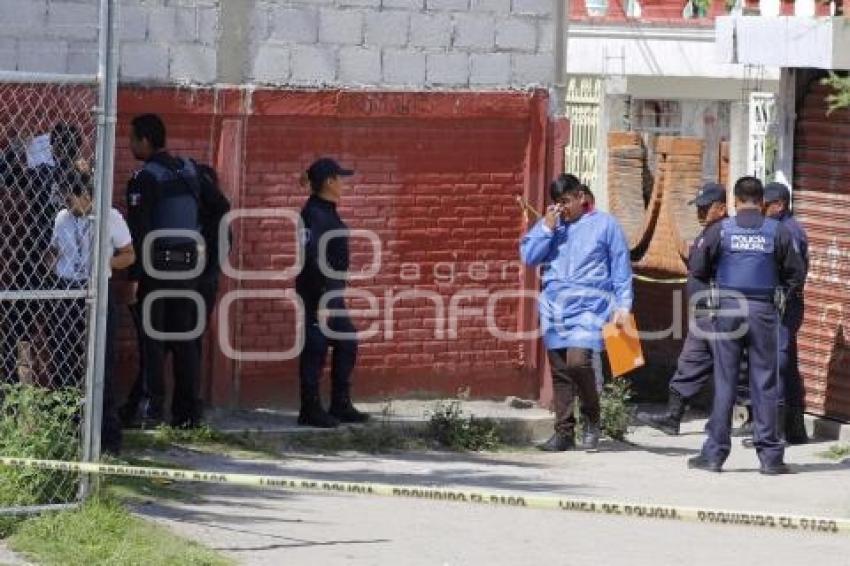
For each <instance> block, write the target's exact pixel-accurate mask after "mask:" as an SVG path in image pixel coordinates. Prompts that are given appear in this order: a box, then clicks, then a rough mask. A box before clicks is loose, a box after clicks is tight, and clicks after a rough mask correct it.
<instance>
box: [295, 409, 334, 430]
mask: <svg viewBox="0 0 850 566" xmlns="http://www.w3.org/2000/svg"><path fill="white" fill-rule="evenodd" d="M298 424H299V425H301V426H312V427H316V428H336V427H338V426H339V421H338V420H337V419H336V418H335V417H332V416H331V415H329V414H327V413H326V412H325V410H324V409H322V408H321V407H320V406H319V407H317V406H311V407H301V412H300V413H298Z"/></svg>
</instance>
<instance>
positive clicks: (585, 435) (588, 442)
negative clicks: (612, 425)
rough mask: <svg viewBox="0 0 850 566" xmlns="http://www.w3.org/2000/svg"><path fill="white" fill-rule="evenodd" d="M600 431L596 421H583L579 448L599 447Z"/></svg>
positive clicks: (591, 448) (594, 448) (593, 448)
mask: <svg viewBox="0 0 850 566" xmlns="http://www.w3.org/2000/svg"><path fill="white" fill-rule="evenodd" d="M600 435H601V432H600V431H599V424H598V423H595V424H594V423H589V422H585V423H584V430H583V431H582V435H581V436H582V438H581V448H582V450H596V449H597V448H598V447H599V437H600Z"/></svg>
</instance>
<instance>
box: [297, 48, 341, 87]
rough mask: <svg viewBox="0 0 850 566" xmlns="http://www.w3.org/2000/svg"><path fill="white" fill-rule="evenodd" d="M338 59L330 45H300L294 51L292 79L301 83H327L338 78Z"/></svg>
mask: <svg viewBox="0 0 850 566" xmlns="http://www.w3.org/2000/svg"><path fill="white" fill-rule="evenodd" d="M336 69H337V59H336V53H335V51H334V50H333V49H332V48H330V47H315V46H311V45H298V46H296V47H295V48H294V49H293V52H292V75H291V80H292V82H294V83H296V84H301V85H325V84H330V83H333V82H334V81H335V80H336Z"/></svg>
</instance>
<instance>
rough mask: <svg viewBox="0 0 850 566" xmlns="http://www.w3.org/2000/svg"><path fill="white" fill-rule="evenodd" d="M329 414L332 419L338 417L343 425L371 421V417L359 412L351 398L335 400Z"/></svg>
mask: <svg viewBox="0 0 850 566" xmlns="http://www.w3.org/2000/svg"><path fill="white" fill-rule="evenodd" d="M328 412H329V413H330V414H331V416H332V417H336V418H337V419H339V422H342V423H365V422H366V421H368V420H369V415H368V414H366V413H363V412H361V411H358V410H357V409H356V408H355V407H354V405H352V404H351V398H349V397H338V398H335V399H334V400H333V402H332V403H331V408H330V411H328Z"/></svg>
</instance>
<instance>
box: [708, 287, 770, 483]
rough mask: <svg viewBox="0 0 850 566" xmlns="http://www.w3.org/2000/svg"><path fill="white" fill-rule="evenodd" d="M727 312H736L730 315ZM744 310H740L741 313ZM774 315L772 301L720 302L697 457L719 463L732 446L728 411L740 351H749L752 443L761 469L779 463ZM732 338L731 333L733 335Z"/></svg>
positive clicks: (726, 299) (731, 408)
mask: <svg viewBox="0 0 850 566" xmlns="http://www.w3.org/2000/svg"><path fill="white" fill-rule="evenodd" d="M731 311H739V312H736V313H734V314H733V312H731ZM741 311H745V312H741ZM778 326H779V313H778V311H777V309H776V306H774V304H773V302H772V301H767V300H743V299H741V300H740V301H739V300H737V299H732V298H723V299H721V301H720V310H719V311H718V315H717V318H716V320H715V326H714V327H715V330H716V332H717V335H716V336H715V339H714V340H712V347H713V352H714V363H715V369H714V387H715V391H714V408H713V410H712V412H711V418H710V419H709V421H708V424H707V425H706V432H707V433H708V438H707V439H706V441H705V444H704V445H703V448H702V453H703V456H704V457H706V458H707V459H708V460H711V461H712V462H718V463H721V464H722V463H723V462H725V461H726V458H727V457H728V456H729V452H730V450H731V447H732V441H731V427H732V410H733V408H734V405H735V398H736V384H737V381H738V372H739V368H740V363H741V354H742V350H743V348H744V347H747V348H748V349H749V356H750V359H749V376H750V394H751V396H752V402H753V403H752V404H753V424H754V427H753V444H754V446H755V449H756V452H757V454H758V457H759V460H761V462H762V464H763V465H765V466H775V465H778V464H781V463H782V462H783V455H784V443H783V442H782V439H781V436H780V427H779V405H780V402H781V400H782V384H781V382H780V380H779V377H778V373H777V371H776V370H777V355H776V352H777V337H778ZM732 335H735V337H733V336H732Z"/></svg>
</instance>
